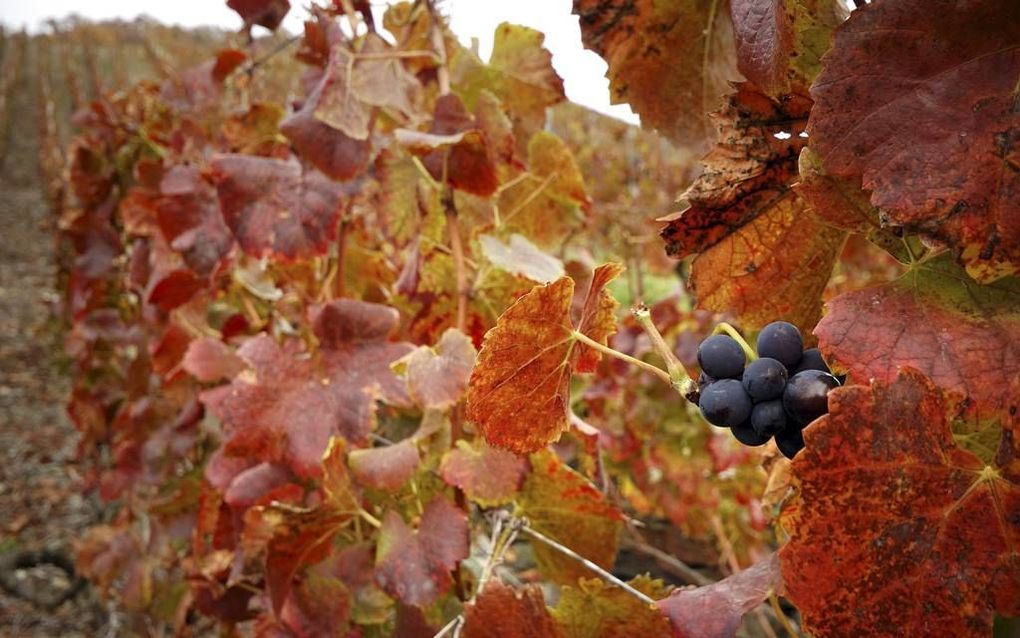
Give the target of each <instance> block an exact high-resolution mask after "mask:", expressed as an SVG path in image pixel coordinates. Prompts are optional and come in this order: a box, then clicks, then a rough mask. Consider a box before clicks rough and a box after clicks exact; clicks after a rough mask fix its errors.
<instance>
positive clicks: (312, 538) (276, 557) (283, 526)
mask: <svg viewBox="0 0 1020 638" xmlns="http://www.w3.org/2000/svg"><path fill="white" fill-rule="evenodd" d="M346 453H347V445H346V443H345V442H344V440H343V439H340V438H334V439H332V440H331V441H330V444H329V446H328V447H327V449H326V451H325V453H324V454H323V455H322V457H321V461H320V462H321V466H320V473H321V475H322V494H323V499H322V502H321V503H320V504H319V505H318V506H317V507H314V508H311V509H301V508H294V507H285V506H283V505H280V504H276V503H273V504H270V505H265V506H262V507H256V508H253V509H251V510H249V511H248V513H247V515H246V516H245V533H246V535H247V536H249V537H251V536H254V535H256V534H258V533H259V530H260V529H261V530H268V535H269V542H268V543H267V544H266V587H267V589H268V592H269V598H270V600H271V601H272V604H273V610H274V611H275V612H277V613H279V612H280V610H281V609H282V607H283V604H284V602H285V601H286V600H287V597H288V596H289V594H290V591H291V586H292V581H293V580H294V575H295V574H296V573H297V571H298V569H300V568H301V567H302V566H304V565H314V564H315V563H318V562H320V561H322V560H323V559H324V558H326V557H327V556H328V555H329V553H330V551H331V550H332V546H333V537H334V536H335V535H336V533H337V532H339V531H340V530H341V529H342V528H343V526H344V525H346V524H347V522H348V521H349V520H350V519H351V517H352V516H354V515H356V514H357V512H358V509H359V508H360V503H359V499H358V495H357V493H356V492H355V490H354V486H353V485H352V484H351V478H350V475H349V473H348V470H347V464H346ZM252 530H256V531H255V532H253V531H252ZM261 533H267V532H261ZM247 545H248V546H251V545H252V542H251V541H249V542H248V543H247Z"/></svg>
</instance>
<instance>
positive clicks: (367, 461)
mask: <svg viewBox="0 0 1020 638" xmlns="http://www.w3.org/2000/svg"><path fill="white" fill-rule="evenodd" d="M348 463H349V464H350V467H351V475H352V476H353V477H354V480H355V481H357V482H358V484H360V485H364V486H365V487H371V488H375V489H380V490H391V491H396V490H399V489H400V488H401V487H403V485H404V484H405V483H407V481H408V480H409V479H410V478H411V477H412V476H414V473H415V471H417V470H418V466H419V465H420V463H421V458H420V457H419V456H418V448H417V446H415V444H414V441H412V440H411V439H404V440H403V441H401V442H399V443H395V444H393V445H387V446H385V447H376V448H368V449H364V450H352V451H351V453H350V454H349V455H348Z"/></svg>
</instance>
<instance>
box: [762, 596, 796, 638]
mask: <svg viewBox="0 0 1020 638" xmlns="http://www.w3.org/2000/svg"><path fill="white" fill-rule="evenodd" d="M769 605H770V606H771V607H772V613H774V614H775V615H776V618H778V619H779V623H780V624H781V625H783V629H785V630H786V633H787V634H788V635H789V636H790V638H797V635H798V634H797V630H796V629H794V628H793V625H791V624H790V619H789V618H787V617H786V614H785V613H783V608H782V607H780V606H779V599H778V598H776V592H774V591H770V592H769Z"/></svg>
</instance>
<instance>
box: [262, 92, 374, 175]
mask: <svg viewBox="0 0 1020 638" xmlns="http://www.w3.org/2000/svg"><path fill="white" fill-rule="evenodd" d="M324 84H325V77H324V78H323V80H322V81H320V82H319V84H317V85H316V86H315V88H314V89H313V90H312V92H311V93H310V94H309V95H308V97H307V98H306V99H305V101H304V104H302V105H301V108H300V109H298V110H297V111H295V112H294V113H293V114H291V115H290V116H288V117H287V118H286V119H285V120H283V122H281V123H280V132H281V133H283V134H284V135H285V136H286V137H287V139H289V140H290V142H291V144H293V145H294V148H295V149H296V150H297V152H298V153H300V154H301V157H302V158H304V159H306V160H308V161H309V162H311V163H312V165H313V166H315V168H317V169H319V170H320V171H322V172H323V173H324V174H325V175H328V176H329V177H332V178H333V179H335V180H339V181H343V180H348V179H351V178H352V177H354V176H356V175H357V174H358V173H360V172H361V171H362V169H364V168H365V166H366V165H367V164H368V160H369V158H370V157H371V155H372V143H371V141H370V140H368V139H356V138H354V137H351V136H350V135H347V134H346V133H344V132H343V131H342V130H340V129H337V128H334V127H332V126H329V125H328V124H326V123H324V122H322V121H321V120H319V119H318V118H317V117H315V111H316V109H318V108H319V103H320V102H321V101H322V90H323V86H324ZM366 137H367V136H366Z"/></svg>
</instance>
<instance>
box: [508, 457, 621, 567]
mask: <svg viewBox="0 0 1020 638" xmlns="http://www.w3.org/2000/svg"><path fill="white" fill-rule="evenodd" d="M531 466H532V471H531V474H529V475H528V478H527V480H526V481H525V482H524V488H523V489H522V490H521V494H520V496H519V497H518V501H517V503H518V507H519V508H520V510H521V512H522V514H523V515H524V516H527V517H528V520H529V521H530V523H531V527H532V528H534V529H535V530H536V531H538V532H541V533H542V534H545V535H546V536H548V537H550V538H551V539H552V540H554V541H557V542H559V543H561V544H563V545H566V546H567V547H569V548H570V549H572V550H574V551H575V552H577V553H578V554H580V555H581V556H584V557H585V558H587V559H588V560H591V561H592V562H594V563H596V564H598V565H600V566H602V567H604V568H606V569H612V567H613V561H614V560H615V559H616V550H617V547H618V544H619V540H618V537H619V533H620V530H621V528H622V526H623V523H622V520H623V518H622V516H621V515H620V512H619V510H617V508H616V506H615V505H613V504H612V503H611V502H610V501H609V499H607V498H606V496H605V495H604V494H603V493H602V492H600V491H598V489H596V488H595V486H594V485H592V484H591V482H589V481H588V479H586V478H584V477H583V476H581V475H580V474H578V473H577V472H575V471H574V470H572V469H570V468H569V467H567V465H566V464H565V463H563V461H561V460H560V459H559V458H558V457H557V456H556V455H555V454H553V453H551V452H547V451H545V452H539V453H537V454H533V455H532V456H531ZM532 547H533V548H534V551H535V561H536V562H537V563H538V568H539V570H540V571H541V572H542V575H543V576H544V577H546V578H548V579H550V580H552V581H555V582H557V583H561V584H573V583H575V582H576V581H577V579H578V578H590V577H591V572H590V571H589V570H588V569H587V568H586V567H584V566H583V565H581V564H580V563H578V562H577V561H576V560H575V559H573V558H571V557H569V556H565V555H563V554H561V553H560V552H559V551H557V550H555V549H552V548H551V547H549V546H547V545H545V544H544V543H542V542H540V541H537V540H533V541H532Z"/></svg>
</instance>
